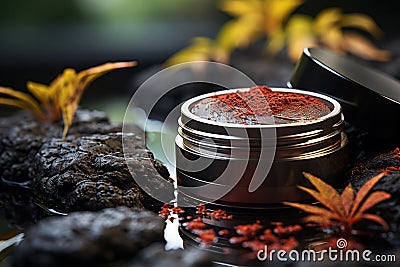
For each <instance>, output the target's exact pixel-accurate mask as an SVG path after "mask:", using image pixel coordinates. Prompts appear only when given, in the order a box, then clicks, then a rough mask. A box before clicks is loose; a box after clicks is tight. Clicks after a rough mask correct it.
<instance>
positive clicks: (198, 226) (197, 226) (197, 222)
mask: <svg viewBox="0 0 400 267" xmlns="http://www.w3.org/2000/svg"><path fill="white" fill-rule="evenodd" d="M184 226H185V227H186V229H188V230H192V231H196V230H197V231H198V230H203V229H204V228H205V227H206V224H205V223H203V220H202V219H201V218H200V217H197V218H196V219H194V220H192V221H190V222H186V223H184Z"/></svg>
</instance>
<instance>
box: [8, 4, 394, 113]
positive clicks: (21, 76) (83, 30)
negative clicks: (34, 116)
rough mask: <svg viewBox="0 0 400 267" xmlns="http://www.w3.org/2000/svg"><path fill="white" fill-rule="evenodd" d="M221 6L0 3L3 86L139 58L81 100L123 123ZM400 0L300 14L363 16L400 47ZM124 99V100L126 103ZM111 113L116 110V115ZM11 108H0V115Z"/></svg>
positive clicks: (218, 17)
mask: <svg viewBox="0 0 400 267" xmlns="http://www.w3.org/2000/svg"><path fill="white" fill-rule="evenodd" d="M217 3H218V1H215V0H201V1H199V0H151V1H149V0H112V1H111V0H58V1H52V0H37V1H23V0H13V1H1V2H0V12H1V16H0V38H1V39H0V40H1V41H0V85H1V86H7V87H12V88H15V89H18V90H25V83H26V82H27V81H28V80H32V81H36V82H40V83H49V82H50V81H51V80H53V79H54V78H55V77H56V76H57V75H58V74H59V73H61V72H62V70H63V69H64V68H66V67H72V68H75V69H77V70H82V69H85V68H88V67H91V66H95V65H99V64H101V63H105V62H108V61H129V60H137V61H138V63H139V65H138V66H137V67H135V68H131V69H123V70H118V71H115V72H111V73H109V74H107V75H105V76H103V77H101V78H99V79H98V80H97V81H95V82H94V83H93V84H92V85H91V86H90V88H89V89H88V90H87V91H86V92H85V94H84V97H83V101H82V105H83V106H89V107H93V108H99V109H103V110H106V111H107V112H110V113H112V114H111V117H112V118H115V119H116V120H118V118H120V116H121V110H122V109H124V108H125V107H126V104H127V102H128V101H129V96H130V95H131V94H132V92H133V90H134V88H132V87H135V86H136V85H137V81H138V80H143V79H144V78H145V77H146V73H147V70H148V69H151V68H153V67H154V66H160V64H162V63H163V62H164V61H165V60H166V59H167V58H168V57H170V56H171V55H172V54H173V53H175V52H177V51H178V50H179V49H182V48H183V47H185V46H187V45H188V44H189V42H190V39H191V38H193V37H195V36H206V37H211V38H214V37H215V35H216V34H217V32H218V30H219V29H220V27H221V26H222V25H223V23H224V22H226V21H227V20H229V19H230V17H229V16H228V15H226V14H224V13H222V12H221V11H219V10H218V7H217ZM394 4H395V2H394V1H377V0H352V1H345V0H343V1H342V0H341V1H334V0H309V1H307V2H306V3H305V4H304V5H303V6H302V7H301V8H300V9H299V10H298V12H300V13H305V14H311V15H313V14H317V13H318V12H319V11H320V10H322V9H323V8H326V7H329V6H337V7H342V8H343V10H344V12H359V13H365V14H367V15H369V16H371V17H372V18H374V19H375V21H376V22H377V23H378V25H379V26H380V27H381V28H382V29H383V31H384V33H385V35H384V38H383V39H382V40H380V43H378V45H379V46H380V47H385V48H388V49H391V47H398V46H399V41H398V39H399V34H398V28H399V26H400V20H399V14H398V13H399V12H398V11H397V9H396V8H395V6H394ZM397 51H398V50H397ZM395 56H397V58H398V55H395ZM288 64H291V63H288ZM399 65H400V63H399V62H398V61H397V62H395V63H393V62H388V63H382V64H381V63H379V65H378V66H379V67H381V69H383V70H384V71H386V72H387V73H389V74H391V75H393V76H397V75H398V72H399V71H398V70H399ZM290 66H291V65H290ZM288 78H289V77H288ZM397 78H399V77H398V76H397ZM121 97H122V98H125V99H126V101H125V102H121V101H120V99H121ZM102 99H103V100H106V101H101V100H102ZM114 100H115V101H114ZM113 110H118V111H116V113H115V114H114V113H113V112H114V111H113ZM11 111H13V109H7V108H4V107H0V115H7V114H9V113H8V112H11Z"/></svg>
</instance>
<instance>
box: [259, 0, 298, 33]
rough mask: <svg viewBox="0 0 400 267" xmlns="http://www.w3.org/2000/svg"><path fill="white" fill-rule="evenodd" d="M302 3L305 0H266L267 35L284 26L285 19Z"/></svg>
mask: <svg viewBox="0 0 400 267" xmlns="http://www.w3.org/2000/svg"><path fill="white" fill-rule="evenodd" d="M302 3H304V0H265V1H264V14H265V19H264V20H265V24H264V25H265V26H264V27H265V32H266V33H267V35H270V34H273V33H274V32H275V31H276V30H279V29H280V28H281V27H282V24H283V22H284V20H285V19H287V18H288V17H289V15H290V14H291V13H292V12H293V11H294V10H295V9H296V8H297V7H299V6H300V5H301V4H302Z"/></svg>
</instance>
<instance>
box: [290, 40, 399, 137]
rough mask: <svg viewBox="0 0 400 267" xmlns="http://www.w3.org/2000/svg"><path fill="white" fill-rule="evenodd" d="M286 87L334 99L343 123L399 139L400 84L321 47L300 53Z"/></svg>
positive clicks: (377, 134)
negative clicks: (340, 108)
mask: <svg viewBox="0 0 400 267" xmlns="http://www.w3.org/2000/svg"><path fill="white" fill-rule="evenodd" d="M288 86H289V87H292V88H296V89H304V90H309V91H316V92H319V93H322V94H325V95H328V96H331V97H332V98H334V99H336V100H337V101H338V102H339V103H340V104H341V105H342V108H343V114H344V117H345V120H346V121H347V122H349V123H350V124H352V125H354V126H356V127H358V128H360V129H363V130H366V131H368V132H369V133H371V134H373V135H375V136H376V137H380V138H393V137H397V138H398V136H399V134H398V133H397V134H396V132H395V130H397V129H398V125H400V82H399V81H398V80H396V79H394V78H392V77H390V76H389V75H386V74H384V73H382V72H380V71H378V70H374V69H372V68H369V67H367V66H364V65H362V64H360V63H359V62H357V61H355V60H353V59H350V58H349V57H345V56H342V55H337V54H335V53H333V52H330V51H327V50H324V49H321V48H306V49H304V51H303V54H302V56H301V57H300V59H299V61H298V62H297V65H296V67H295V70H294V73H293V75H292V77H291V79H290V81H289V82H288Z"/></svg>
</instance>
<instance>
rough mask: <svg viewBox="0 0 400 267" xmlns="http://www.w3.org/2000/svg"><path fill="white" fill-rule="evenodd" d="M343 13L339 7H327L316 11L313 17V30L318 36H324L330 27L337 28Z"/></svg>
mask: <svg viewBox="0 0 400 267" xmlns="http://www.w3.org/2000/svg"><path fill="white" fill-rule="evenodd" d="M342 17H343V14H342V11H341V10H340V8H327V9H324V10H322V11H321V12H319V13H318V15H317V16H316V17H315V19H314V23H313V32H314V33H315V34H317V35H318V36H324V35H325V34H326V32H327V31H330V30H331V29H332V28H336V29H339V28H340V25H339V22H340V20H341V19H342Z"/></svg>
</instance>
